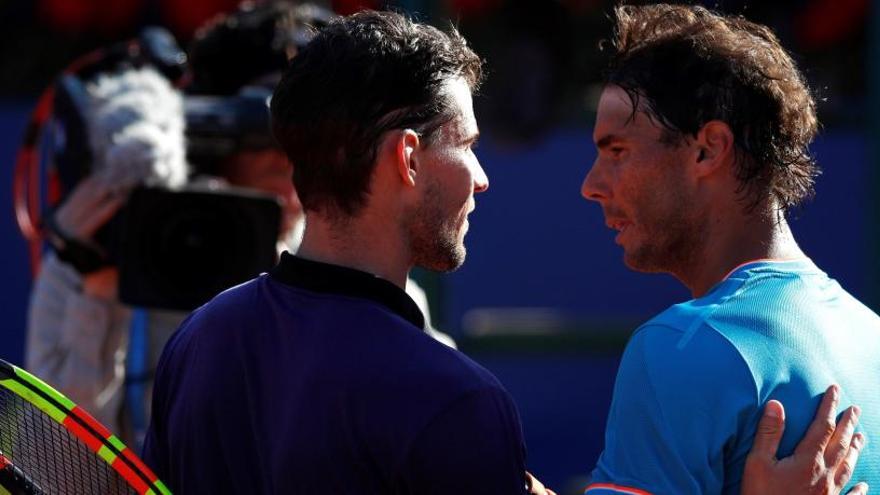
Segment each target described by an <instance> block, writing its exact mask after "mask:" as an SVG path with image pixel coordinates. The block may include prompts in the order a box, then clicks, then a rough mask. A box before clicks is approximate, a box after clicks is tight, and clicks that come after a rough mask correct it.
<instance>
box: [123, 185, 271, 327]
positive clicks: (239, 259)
mask: <svg viewBox="0 0 880 495" xmlns="http://www.w3.org/2000/svg"><path fill="white" fill-rule="evenodd" d="M120 216H121V227H122V228H121V230H120V235H119V237H118V240H117V242H118V246H117V249H116V252H117V253H118V254H117V256H118V265H117V266H118V267H119V298H120V300H121V301H122V302H124V303H127V304H131V305H133V306H140V307H159V308H166V309H179V310H186V311H189V310H192V309H194V308H196V307H198V306H200V305H201V304H204V303H205V302H207V301H208V300H209V299H211V298H212V297H213V296H214V295H216V294H217V293H219V292H221V291H222V290H224V289H227V288H229V287H232V286H234V285H238V284H240V283H242V282H244V281H246V280H248V279H251V278H253V277H254V276H256V275H258V274H260V273H261V272H264V271H267V270H268V269H270V268H271V267H272V266H273V265H274V264H275V260H276V257H277V248H276V244H277V239H278V234H279V232H278V231H279V227H280V225H281V206H280V205H279V203H278V200H277V199H276V198H275V197H274V196H271V195H268V194H259V193H254V192H250V191H246V190H234V191H233V190H224V191H222V192H218V191H209V190H199V189H191V190H184V191H169V190H166V189H160V188H137V189H135V190H134V191H133V192H132V195H131V197H130V198H129V199H128V202H127V204H126V206H125V207H124V208H123V210H122V211H121V212H120Z"/></svg>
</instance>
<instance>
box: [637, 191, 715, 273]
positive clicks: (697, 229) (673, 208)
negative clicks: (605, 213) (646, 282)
mask: <svg viewBox="0 0 880 495" xmlns="http://www.w3.org/2000/svg"><path fill="white" fill-rule="evenodd" d="M689 199H690V198H688V197H687V196H686V195H684V194H681V193H680V192H677V193H675V194H672V195H671V197H667V198H662V199H659V198H657V199H653V200H651V201H645V202H644V203H645V204H643V205H642V207H641V211H643V212H645V214H644V215H643V218H642V219H640V221H639V224H640V225H641V226H642V230H643V232H644V239H642V243H641V244H640V245H638V246H636V247H635V248H634V249H632V250H631V251H626V252H625V253H624V263H625V264H626V266H627V267H629V268H630V269H631V270H635V271H639V272H646V273H671V274H673V275H678V274H683V273H689V272H690V271H691V270H692V268H693V267H694V266H695V265H697V264H698V263H699V262H700V259H701V252H702V249H703V246H704V244H705V236H706V232H707V230H706V228H705V225H704V224H705V222H704V221H703V220H702V219H701V218H700V215H699V213H698V212H696V211H695V207H694V206H691V205H689ZM658 204H666V205H667V208H665V211H658V209H657V205H658Z"/></svg>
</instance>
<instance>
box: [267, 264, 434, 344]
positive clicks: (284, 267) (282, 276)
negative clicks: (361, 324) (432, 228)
mask: <svg viewBox="0 0 880 495" xmlns="http://www.w3.org/2000/svg"><path fill="white" fill-rule="evenodd" d="M269 275H270V276H271V277H272V278H273V279H275V280H277V281H278V282H281V283H283V284H287V285H292V286H294V287H299V288H301V289H305V290H308V291H312V292H320V293H323V294H338V295H341V296H349V297H358V298H362V299H368V300H370V301H374V302H377V303H379V304H381V305H383V306H385V307H387V308H388V309H390V310H391V311H393V312H394V313H396V314H397V315H398V316H400V317H401V318H403V319H405V320H406V321H408V322H410V323H412V324H413V325H415V326H416V327H418V328H421V329H424V328H425V316H424V315H423V314H422V311H421V310H420V309H419V307H418V306H417V305H416V303H415V302H413V300H412V298H410V297H409V295H407V293H406V292H405V291H404V290H403V289H401V288H400V287H398V286H396V285H394V284H393V283H391V282H389V281H387V280H385V279H382V278H379V277H377V276H375V275H372V274H369V273H366V272H362V271H360V270H355V269H353V268H347V267H344V266H340V265H331V264H329V263H321V262H319V261H312V260H307V259H305V258H300V257H298V256H294V255H292V254H290V253H287V252H285V253H282V254H281V260H280V261H279V262H278V264H277V265H276V266H275V268H273V269H272V271H270V272H269Z"/></svg>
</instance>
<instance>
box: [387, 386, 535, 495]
mask: <svg viewBox="0 0 880 495" xmlns="http://www.w3.org/2000/svg"><path fill="white" fill-rule="evenodd" d="M405 463H406V465H405V466H404V468H403V469H401V470H400V471H401V472H402V473H406V474H405V475H404V476H406V480H405V482H404V483H405V484H406V485H407V486H408V487H409V493H419V494H426V495H428V494H445V493H457V494H485V493H511V494H521V493H525V448H524V444H523V439H522V430H521V426H520V421H519V415H518V414H517V412H516V408H515V406H514V405H513V402H512V400H511V399H510V396H509V395H508V394H507V393H506V392H504V391H503V390H500V389H497V388H494V387H493V388H483V389H480V390H476V391H473V392H470V393H468V394H466V395H465V396H463V397H462V398H461V399H459V400H457V401H456V402H454V403H453V404H452V405H451V406H450V407H448V408H447V409H446V410H444V411H443V412H441V413H440V414H439V415H438V416H436V417H435V418H434V419H433V420H432V421H431V422H430V423H429V424H428V425H427V426H426V427H425V429H424V430H423V431H422V432H421V433H420V435H419V436H418V438H417V439H416V441H415V442H414V444H413V446H412V448H411V449H410V451H409V454H408V456H407V459H406V461H405Z"/></svg>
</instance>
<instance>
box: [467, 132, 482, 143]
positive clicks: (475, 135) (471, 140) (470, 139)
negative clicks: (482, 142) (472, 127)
mask: <svg viewBox="0 0 880 495" xmlns="http://www.w3.org/2000/svg"><path fill="white" fill-rule="evenodd" d="M479 139H480V131H476V132H474V133H473V134H471V135H470V136H468V137H467V138H465V140H464V142H465V143H476V142H477V141H478V140H479Z"/></svg>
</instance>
